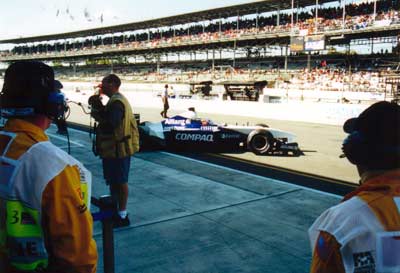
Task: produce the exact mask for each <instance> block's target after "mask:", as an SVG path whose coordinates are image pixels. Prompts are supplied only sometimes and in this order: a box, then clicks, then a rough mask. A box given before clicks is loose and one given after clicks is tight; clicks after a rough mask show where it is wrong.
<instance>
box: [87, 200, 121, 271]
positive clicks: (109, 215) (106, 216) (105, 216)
mask: <svg viewBox="0 0 400 273" xmlns="http://www.w3.org/2000/svg"><path fill="white" fill-rule="evenodd" d="M91 203H92V204H93V205H94V206H96V207H98V208H99V209H100V210H99V211H98V212H95V213H92V216H93V221H101V226H102V234H103V265H104V273H114V272H115V262H114V230H113V215H114V213H115V211H116V203H115V201H114V200H113V199H112V198H111V196H109V195H104V196H100V198H98V199H97V198H95V197H92V198H91Z"/></svg>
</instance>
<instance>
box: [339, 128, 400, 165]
mask: <svg viewBox="0 0 400 273" xmlns="http://www.w3.org/2000/svg"><path fill="white" fill-rule="evenodd" d="M342 151H343V153H344V155H345V156H346V157H347V159H348V160H349V161H350V162H351V163H353V164H355V165H363V166H367V167H371V168H376V169H386V168H387V167H388V166H387V164H388V162H392V161H393V162H395V161H396V160H400V147H399V146H394V145H385V144H381V143H376V141H372V140H370V139H368V138H367V137H365V136H364V134H363V133H362V132H360V131H353V132H352V133H350V134H349V135H348V136H347V137H346V138H345V139H344V141H343V144H342Z"/></svg>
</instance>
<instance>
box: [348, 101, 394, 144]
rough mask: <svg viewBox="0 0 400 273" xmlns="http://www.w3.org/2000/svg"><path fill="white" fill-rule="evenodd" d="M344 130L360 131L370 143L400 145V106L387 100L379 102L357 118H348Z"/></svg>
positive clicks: (349, 132) (349, 131)
mask: <svg viewBox="0 0 400 273" xmlns="http://www.w3.org/2000/svg"><path fill="white" fill-rule="evenodd" d="M343 130H344V131H345V132H346V133H348V134H351V133H352V132H354V131H358V132H360V133H361V134H362V135H363V137H364V138H365V139H366V141H367V142H368V143H376V144H379V145H390V146H400V106H399V105H397V104H395V103H391V102H387V101H381V102H377V103H375V104H373V105H371V106H370V107H368V108H367V109H365V110H364V111H363V112H362V113H361V114H360V115H359V116H358V117H357V118H352V119H349V120H347V121H346V122H345V123H344V125H343Z"/></svg>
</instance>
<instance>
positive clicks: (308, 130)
mask: <svg viewBox="0 0 400 273" xmlns="http://www.w3.org/2000/svg"><path fill="white" fill-rule="evenodd" d="M266 107H268V105H266ZM134 112H135V113H139V114H140V119H141V121H160V120H161V117H160V114H159V113H160V109H157V108H136V109H134ZM168 114H169V116H173V115H176V114H179V113H178V112H176V111H169V112H168ZM198 116H199V117H201V118H209V119H211V120H213V121H215V122H217V123H227V124H240V125H241V124H250V125H254V124H259V123H263V124H267V125H269V126H270V127H274V128H277V129H281V130H284V131H288V132H292V133H294V134H295V135H296V141H297V142H298V144H299V146H300V149H301V150H302V151H303V152H304V155H302V156H299V157H294V156H258V155H255V154H253V153H251V152H245V153H239V154H238V153H225V154H219V155H218V156H219V157H221V156H224V157H229V158H234V159H239V160H242V161H246V162H253V163H257V164H261V165H264V166H270V167H278V168H284V169H287V170H292V171H294V172H301V173H306V174H312V175H317V176H320V177H321V178H327V179H328V180H329V179H332V181H333V180H339V181H344V182H348V183H353V184H356V183H358V180H359V177H358V173H357V170H356V168H355V166H354V165H352V164H350V163H349V162H348V160H347V159H345V158H344V159H341V158H339V155H340V154H341V153H342V152H341V146H342V141H343V139H344V138H345V137H346V134H345V133H344V132H343V130H342V127H341V126H337V125H327V124H317V123H306V122H293V121H284V120H272V119H270V120H265V119H259V118H252V117H241V116H235V115H216V114H203V113H198ZM89 120H90V119H89V116H87V115H85V114H83V112H82V110H81V109H80V108H79V107H77V106H76V105H72V111H71V116H70V118H69V121H72V122H76V123H81V124H85V125H89Z"/></svg>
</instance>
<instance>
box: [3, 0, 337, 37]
mask: <svg viewBox="0 0 400 273" xmlns="http://www.w3.org/2000/svg"><path fill="white" fill-rule="evenodd" d="M330 1H332V0H319V1H318V2H319V4H323V3H326V2H330ZM291 2H292V1H280V0H258V1H255V2H251V3H246V4H240V5H233V6H227V7H222V8H215V9H210V10H203V11H197V12H191V13H186V14H180V15H175V16H170V17H164V18H158V19H151V20H147V21H141V22H133V23H128V24H121V25H115V26H108V27H102V28H93V29H86V30H81V31H74V32H66V33H58V34H49V35H41V36H31V37H24V38H14V39H6V40H0V44H7V43H11V44H19V43H33V42H40V41H49V40H63V39H70V38H78V37H89V36H96V35H104V34H111V33H118V32H125V31H134V30H139V29H148V28H157V27H165V26H172V25H179V24H186V23H191V22H195V21H205V20H213V19H218V18H229V17H233V16H237V15H248V14H256V13H257V12H258V13H263V12H269V11H274V10H278V9H281V10H284V9H289V8H291ZM315 2H316V1H315V0H295V3H296V6H297V3H298V5H299V6H300V7H304V6H311V5H315Z"/></svg>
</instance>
